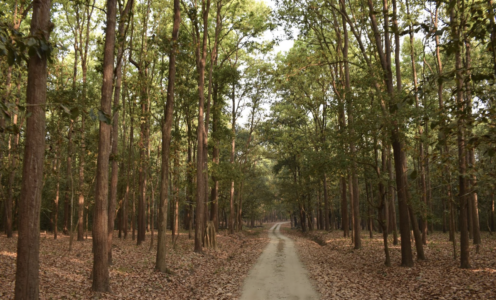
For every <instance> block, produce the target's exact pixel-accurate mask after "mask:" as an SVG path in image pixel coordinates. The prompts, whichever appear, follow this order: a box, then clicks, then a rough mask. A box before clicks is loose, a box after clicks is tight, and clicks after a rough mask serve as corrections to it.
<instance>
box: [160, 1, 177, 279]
mask: <svg viewBox="0 0 496 300" xmlns="http://www.w3.org/2000/svg"><path fill="white" fill-rule="evenodd" d="M180 24H181V9H180V6H179V0H174V23H173V26H172V47H171V52H170V54H169V80H168V83H167V103H166V105H165V112H164V120H163V121H162V169H161V173H160V207H159V215H158V236H157V258H156V261H155V269H156V270H157V271H159V272H162V273H163V272H166V271H167V265H166V262H165V257H166V250H167V248H166V247H167V238H166V231H167V205H168V203H167V202H168V197H169V195H168V190H167V188H168V185H169V180H170V179H169V156H170V141H171V130H172V121H173V120H172V119H173V112H174V84H175V80H176V55H177V51H178V44H177V40H178V36H179V25H180Z"/></svg>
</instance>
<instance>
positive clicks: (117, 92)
mask: <svg viewBox="0 0 496 300" xmlns="http://www.w3.org/2000/svg"><path fill="white" fill-rule="evenodd" d="M132 2H133V0H128V1H127V4H126V8H125V9H124V11H121V12H120V18H119V32H118V33H119V38H118V41H120V42H119V45H118V50H117V59H118V61H117V67H116V70H115V89H114V107H115V108H117V107H118V106H119V104H120V96H121V85H122V55H123V53H124V38H125V37H124V30H125V29H126V28H125V24H126V21H127V19H128V16H127V15H128V13H129V12H130V11H131V7H132ZM113 117H114V118H113V120H112V132H111V145H112V152H111V154H110V158H111V161H112V175H111V179H110V198H109V208H108V249H107V250H108V263H109V264H110V265H111V264H112V237H113V234H114V219H115V206H116V202H117V183H118V179H119V160H118V157H119V111H118V110H116V111H115V112H113Z"/></svg>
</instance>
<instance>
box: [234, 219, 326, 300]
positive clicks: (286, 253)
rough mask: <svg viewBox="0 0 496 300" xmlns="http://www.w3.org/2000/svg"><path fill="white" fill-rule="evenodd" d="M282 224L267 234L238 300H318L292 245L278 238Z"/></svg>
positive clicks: (280, 236) (285, 238) (290, 241)
mask: <svg viewBox="0 0 496 300" xmlns="http://www.w3.org/2000/svg"><path fill="white" fill-rule="evenodd" d="M281 224H283V223H278V224H276V225H274V226H272V228H271V229H270V230H269V237H270V243H269V245H268V246H267V248H265V250H264V252H263V253H262V255H261V256H260V257H259V258H258V261H257V263H256V264H255V266H254V267H253V269H251V271H250V273H249V274H248V277H247V278H246V279H245V282H244V285H243V292H242V295H241V300H263V299H266V300H269V299H270V300H273V299H291V300H297V299H301V300H317V299H319V295H318V294H317V292H316V291H315V289H314V287H313V286H312V284H311V283H310V280H309V279H308V275H307V271H306V269H305V267H304V266H303V264H302V263H301V262H300V260H299V258H298V255H297V254H296V250H295V247H294V244H293V241H292V240H291V239H290V238H287V237H285V236H284V235H282V234H281V232H280V230H279V228H280V227H281Z"/></svg>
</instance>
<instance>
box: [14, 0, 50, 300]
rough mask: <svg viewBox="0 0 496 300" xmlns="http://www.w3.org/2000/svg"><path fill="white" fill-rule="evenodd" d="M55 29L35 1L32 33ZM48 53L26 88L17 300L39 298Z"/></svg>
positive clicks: (38, 59)
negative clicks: (26, 116) (27, 116)
mask: <svg viewBox="0 0 496 300" xmlns="http://www.w3.org/2000/svg"><path fill="white" fill-rule="evenodd" d="M52 29H53V24H52V23H51V22H50V1H47V0H38V1H34V2H33V16H32V20H31V29H30V32H31V35H34V36H39V37H40V38H41V37H42V36H40V33H43V38H44V39H45V40H47V41H48V39H49V34H50V32H51V31H52ZM47 56H48V53H41V55H40V56H38V55H32V56H30V57H29V63H28V82H27V89H26V102H27V104H28V106H27V114H28V115H30V117H29V118H27V123H26V137H25V140H24V144H25V148H24V160H23V167H22V183H21V195H20V198H19V223H18V224H19V225H18V226H19V229H18V235H19V238H18V242H17V260H16V277H15V278H16V283H15V299H17V300H21V299H26V300H29V299H38V298H39V269H40V268H39V252H40V251H39V250H40V241H39V240H40V228H39V226H40V206H41V190H42V186H43V159H44V153H45V102H46V90H47V85H46V84H47Z"/></svg>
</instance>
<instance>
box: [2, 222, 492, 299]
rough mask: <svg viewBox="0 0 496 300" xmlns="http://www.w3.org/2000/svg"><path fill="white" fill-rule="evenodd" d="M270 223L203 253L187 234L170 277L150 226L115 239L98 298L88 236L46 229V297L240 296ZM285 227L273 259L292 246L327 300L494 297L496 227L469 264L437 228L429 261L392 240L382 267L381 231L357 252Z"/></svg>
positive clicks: (9, 285)
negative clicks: (405, 256)
mask: <svg viewBox="0 0 496 300" xmlns="http://www.w3.org/2000/svg"><path fill="white" fill-rule="evenodd" d="M270 226H272V224H271V225H270ZM268 228H269V226H266V227H265V229H262V228H257V229H254V230H250V229H247V230H244V231H243V232H242V233H238V234H235V235H232V236H227V235H226V232H225V231H221V232H220V233H219V234H218V236H217V239H218V244H219V250H218V251H213V250H206V251H205V253H204V254H196V253H194V252H193V251H192V249H193V240H192V239H188V235H187V233H181V235H180V238H179V240H178V242H177V245H176V247H175V249H174V248H173V247H172V246H171V243H170V240H169V241H168V255H167V261H168V266H169V268H170V270H169V272H168V273H167V274H161V273H157V272H155V271H154V263H155V252H154V250H149V248H150V234H149V233H148V234H147V237H146V239H147V240H146V242H145V244H144V245H142V246H136V244H135V241H132V240H131V238H128V239H126V240H121V239H118V238H117V237H114V241H115V245H114V247H113V251H114V252H113V255H114V262H115V264H114V265H113V266H112V267H111V268H110V276H111V287H112V293H110V294H99V295H97V294H94V293H92V292H91V289H90V287H91V280H90V278H89V276H90V272H91V266H92V258H93V256H92V254H91V239H90V240H87V241H84V242H74V248H73V250H72V251H71V252H69V251H68V246H69V238H68V237H67V236H60V237H59V239H58V240H53V235H52V234H51V233H48V234H46V233H44V232H43V233H42V234H41V240H40V245H41V247H40V251H41V253H40V261H41V268H40V299H181V300H182V299H208V300H210V299H239V298H240V297H241V292H242V288H243V286H244V284H243V283H244V282H245V284H246V283H247V282H249V280H246V281H245V278H247V276H248V274H249V271H250V269H252V267H253V266H254V265H255V263H256V262H257V259H258V258H259V257H260V258H263V257H264V255H262V256H261V254H262V251H263V250H264V249H266V250H267V249H270V248H271V246H270V245H269V246H268V247H267V245H268V243H269V238H268V235H267V229H268ZM281 233H282V234H284V235H285V236H286V237H290V238H291V240H292V241H288V240H287V239H285V237H284V236H283V235H282V234H278V233H277V232H276V234H275V237H276V238H277V243H276V244H274V247H272V248H275V255H276V256H275V259H276V263H277V261H279V260H281V261H284V262H282V264H293V263H290V262H288V261H286V259H285V256H287V255H289V254H288V253H287V252H286V251H287V250H288V249H291V248H292V247H291V246H289V245H290V244H292V243H294V248H295V249H296V252H297V253H298V256H299V259H300V260H301V261H302V263H303V266H305V267H306V270H307V271H303V272H304V273H308V274H309V277H310V284H311V285H313V286H314V287H315V289H316V290H317V292H318V293H319V294H320V297H321V299H496V234H495V235H492V236H491V235H489V234H488V233H486V232H484V233H483V235H482V243H483V244H482V246H481V248H480V253H479V254H476V253H475V248H474V246H471V253H470V259H471V264H472V268H471V269H468V270H462V269H460V268H459V260H454V259H453V257H452V246H451V244H450V243H449V242H448V236H447V234H443V233H439V232H436V233H434V234H431V235H429V236H428V244H427V246H425V254H426V257H427V260H426V261H415V265H414V267H412V268H404V267H400V262H401V254H400V248H399V245H398V246H393V245H392V240H390V247H391V262H392V267H385V266H384V252H383V248H382V235H380V234H378V233H375V234H374V238H373V239H370V238H369V237H368V232H363V233H362V244H363V247H362V249H360V250H354V249H353V246H352V245H351V240H350V239H349V238H343V237H342V232H341V231H333V232H330V233H326V232H323V231H315V232H312V233H311V234H302V233H301V232H299V231H297V230H294V229H290V228H289V224H288V223H286V224H283V226H282V227H281ZM116 235H117V234H116ZM116 235H115V236H116ZM168 238H169V239H170V233H169V236H168ZM281 240H284V242H282V241H281ZM155 241H156V236H155ZM316 241H318V242H319V243H317V242H316ZM16 243H17V238H16V237H14V238H13V239H7V238H6V237H5V235H3V234H2V235H0V299H12V298H13V292H14V279H15V257H16ZM458 246H459V245H458ZM458 248H459V247H458ZM272 250H274V249H272ZM414 250H415V249H414ZM267 252H269V253H270V251H267ZM272 252H274V251H272ZM273 254H274V253H273ZM282 267H283V266H277V268H280V269H283V268H282ZM286 267H288V266H286ZM255 269H256V268H253V269H252V271H254V270H255ZM279 271H280V270H279ZM269 277H273V276H269ZM297 281H298V280H297ZM245 299H247V298H245ZM295 299H296V298H295Z"/></svg>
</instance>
